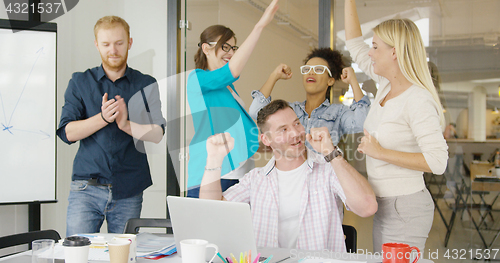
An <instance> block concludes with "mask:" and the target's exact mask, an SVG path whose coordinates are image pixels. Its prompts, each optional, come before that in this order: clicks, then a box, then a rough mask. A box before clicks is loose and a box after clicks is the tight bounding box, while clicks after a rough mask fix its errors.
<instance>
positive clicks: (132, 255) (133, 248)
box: [113, 234, 137, 263]
mask: <svg viewBox="0 0 500 263" xmlns="http://www.w3.org/2000/svg"><path fill="white" fill-rule="evenodd" d="M113 239H125V240H128V241H130V250H129V253H128V263H136V262H137V260H136V255H137V241H136V240H137V238H136V235H134V234H121V235H116V236H115V237H113Z"/></svg>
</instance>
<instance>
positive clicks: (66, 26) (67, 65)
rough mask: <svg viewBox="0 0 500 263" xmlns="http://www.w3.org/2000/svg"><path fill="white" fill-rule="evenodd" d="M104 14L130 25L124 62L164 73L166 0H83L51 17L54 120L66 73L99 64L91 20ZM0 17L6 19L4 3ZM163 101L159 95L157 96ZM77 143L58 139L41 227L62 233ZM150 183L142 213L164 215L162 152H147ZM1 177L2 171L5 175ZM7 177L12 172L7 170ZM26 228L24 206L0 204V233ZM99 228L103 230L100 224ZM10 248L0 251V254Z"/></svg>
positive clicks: (158, 75)
mask: <svg viewBox="0 0 500 263" xmlns="http://www.w3.org/2000/svg"><path fill="white" fill-rule="evenodd" d="M105 15H117V16H120V17H122V18H124V19H125V20H126V21H127V22H128V23H129V25H130V27H131V29H130V31H131V37H132V38H133V39H134V42H133V45H132V49H131V50H130V52H129V66H130V67H133V68H136V69H138V70H140V71H142V72H143V73H146V74H150V75H152V76H154V77H155V78H157V80H161V79H163V78H165V77H166V71H167V68H166V63H167V61H166V58H167V55H166V52H167V37H166V28H167V22H166V17H167V1H164V0H148V1H134V0H113V1H109V0H106V1H103V0H86V1H79V3H78V5H77V6H76V7H75V8H73V9H72V10H70V11H69V12H68V13H67V14H64V15H62V16H60V17H59V18H57V19H56V20H54V21H52V22H56V23H57V25H58V57H57V63H58V64H57V86H58V87H57V88H58V90H57V100H58V105H57V109H58V116H57V117H58V121H57V123H59V117H60V111H61V108H62V106H63V104H64V92H65V90H66V87H67V84H68V82H69V79H70V78H71V74H72V73H73V72H76V71H84V70H86V69H87V68H91V67H95V66H99V65H100V63H101V60H100V56H99V53H98V52H97V50H96V48H95V46H94V35H93V28H94V24H95V22H96V21H97V20H98V19H99V18H100V17H102V16H105ZM0 18H2V19H8V16H7V14H6V12H5V9H4V5H3V4H2V5H0ZM162 100H163V98H162ZM77 149H78V143H76V144H73V145H71V146H69V145H66V144H65V143H63V142H62V141H61V140H60V139H57V175H58V178H57V198H58V202H57V203H56V204H43V205H42V223H41V224H42V226H41V227H42V229H50V228H52V229H56V230H57V231H58V232H59V233H60V234H61V236H64V235H65V233H66V207H67V204H68V202H67V198H68V194H69V185H70V182H71V172H72V166H73V159H74V156H75V154H76V151H77ZM148 157H149V161H150V167H151V172H152V176H153V186H152V187H150V188H148V189H147V190H146V191H145V193H144V203H143V210H142V217H158V218H162V217H163V218H164V217H165V216H166V202H165V196H166V155H165V154H164V153H163V154H161V153H160V154H152V155H149V156H148ZM4 176H6V175H4ZM10 176H12V175H10ZM27 230H28V208H27V205H15V206H14V205H11V206H0V236H3V235H8V234H14V233H19V232H25V231H27ZM102 231H104V232H105V231H106V230H105V228H103V229H102ZM5 253H9V251H7V250H6V251H0V255H2V254H5Z"/></svg>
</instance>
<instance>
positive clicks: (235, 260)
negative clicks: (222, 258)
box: [229, 253, 238, 263]
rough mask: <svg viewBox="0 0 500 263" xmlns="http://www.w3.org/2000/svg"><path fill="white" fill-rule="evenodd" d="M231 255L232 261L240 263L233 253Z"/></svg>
mask: <svg viewBox="0 0 500 263" xmlns="http://www.w3.org/2000/svg"><path fill="white" fill-rule="evenodd" d="M229 255H230V256H231V259H232V260H233V263H238V260H237V259H236V257H235V256H234V255H233V253H229Z"/></svg>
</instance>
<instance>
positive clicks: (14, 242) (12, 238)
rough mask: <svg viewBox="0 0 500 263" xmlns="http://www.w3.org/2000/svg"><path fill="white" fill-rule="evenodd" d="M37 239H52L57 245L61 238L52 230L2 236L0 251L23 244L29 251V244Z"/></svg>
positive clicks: (0, 238)
mask: <svg viewBox="0 0 500 263" xmlns="http://www.w3.org/2000/svg"><path fill="white" fill-rule="evenodd" d="M37 239H52V240H54V241H55V242H56V243H57V242H58V241H59V239H61V236H60V235H59V233H58V232H57V231H55V230H53V229H49V230H42V231H31V232H26V233H20V234H14V235H9V236H3V237H0V249H2V248H7V247H14V246H19V245H24V244H28V245H29V248H30V249H31V242H32V241H33V240H37ZM5 256H8V255H5Z"/></svg>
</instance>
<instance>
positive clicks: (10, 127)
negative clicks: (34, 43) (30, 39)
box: [0, 47, 50, 139]
mask: <svg viewBox="0 0 500 263" xmlns="http://www.w3.org/2000/svg"><path fill="white" fill-rule="evenodd" d="M35 54H38V55H37V57H36V59H35V62H34V63H33V66H31V70H30V73H29V74H28V78H27V79H26V81H25V82H24V86H23V89H22V91H21V94H20V95H19V98H18V99H17V102H16V105H15V106H14V109H13V110H12V113H11V114H10V118H9V121H8V122H7V115H6V111H5V108H4V103H3V98H2V96H1V94H0V103H1V104H2V111H3V113H4V120H5V122H6V123H7V124H4V123H2V131H8V132H9V133H10V134H12V135H14V134H13V133H12V131H21V132H28V133H35V134H40V135H42V136H43V137H44V138H43V139H48V138H50V134H48V133H46V132H44V131H41V130H38V131H30V130H20V129H14V128H13V127H14V126H13V125H11V122H12V118H13V117H14V113H15V112H16V109H17V106H18V105H19V101H21V98H22V96H23V94H24V91H25V90H26V86H27V85H28V81H29V80H30V77H31V73H32V72H33V69H34V68H35V65H36V63H37V62H38V59H39V58H40V56H41V55H42V54H43V47H41V48H40V49H38V51H37V52H35Z"/></svg>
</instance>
